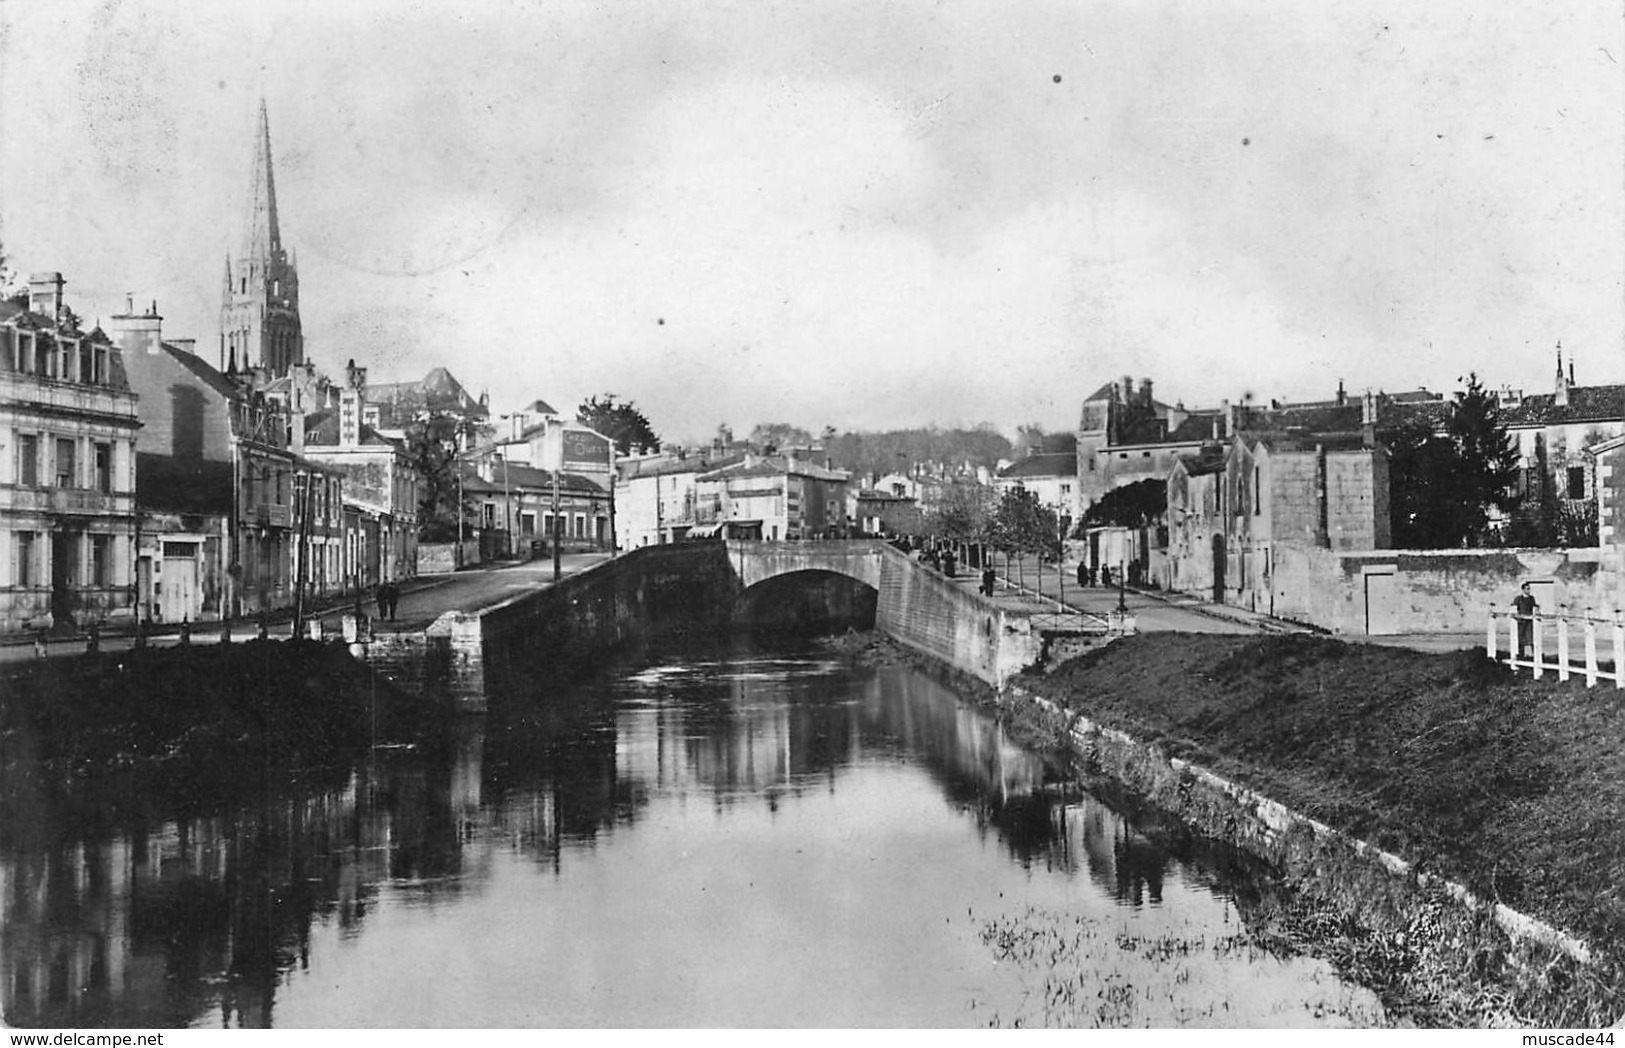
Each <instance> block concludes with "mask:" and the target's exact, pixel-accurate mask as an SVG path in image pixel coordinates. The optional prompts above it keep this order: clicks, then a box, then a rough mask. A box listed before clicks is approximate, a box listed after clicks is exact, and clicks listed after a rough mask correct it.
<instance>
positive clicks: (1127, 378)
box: [1123, 375, 1134, 404]
mask: <svg viewBox="0 0 1625 1048" xmlns="http://www.w3.org/2000/svg"><path fill="white" fill-rule="evenodd" d="M1133 399H1134V376H1133V375H1124V376H1123V403H1125V404H1127V403H1129V402H1130V401H1131V400H1133Z"/></svg>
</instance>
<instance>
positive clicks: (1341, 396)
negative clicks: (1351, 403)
mask: <svg viewBox="0 0 1625 1048" xmlns="http://www.w3.org/2000/svg"><path fill="white" fill-rule="evenodd" d="M1348 399H1349V398H1348V394H1347V393H1345V392H1343V380H1342V379H1338V380H1337V406H1338V407H1342V406H1343V405H1344V404H1346V403H1348Z"/></svg>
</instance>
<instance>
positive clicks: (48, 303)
mask: <svg viewBox="0 0 1625 1048" xmlns="http://www.w3.org/2000/svg"><path fill="white" fill-rule="evenodd" d="M66 283H67V281H66V280H63V279H62V274H61V273H31V274H29V277H28V308H29V310H30V311H31V312H34V313H39V314H41V315H43V316H47V317H50V318H51V320H52V321H57V320H60V319H62V285H64V284H66Z"/></svg>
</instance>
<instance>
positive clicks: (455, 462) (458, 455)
mask: <svg viewBox="0 0 1625 1048" xmlns="http://www.w3.org/2000/svg"><path fill="white" fill-rule="evenodd" d="M466 424H467V423H466V422H464V421H463V420H462V419H459V420H458V421H457V428H456V430H454V431H453V433H452V439H451V446H452V456H451V468H452V469H453V470H455V471H456V473H457V550H456V553H455V555H453V557H452V558H451V564H452V567H454V568H460V567H462V566H463V427H464V426H465V425H466Z"/></svg>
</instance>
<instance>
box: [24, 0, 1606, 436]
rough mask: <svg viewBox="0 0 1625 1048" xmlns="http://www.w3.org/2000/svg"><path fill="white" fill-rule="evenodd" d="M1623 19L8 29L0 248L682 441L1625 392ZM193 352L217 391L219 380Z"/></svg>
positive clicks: (1426, 11)
mask: <svg viewBox="0 0 1625 1048" xmlns="http://www.w3.org/2000/svg"><path fill="white" fill-rule="evenodd" d="M1622 63H1625V4H1621V3H1619V2H1618V0H1607V2H1596V0H1574V2H1567V3H1561V4H1550V3H1519V4H1493V5H1486V4H1483V3H1481V2H1476V0H1468V2H1456V0H1430V2H1428V3H1424V4H1414V3H1394V2H1388V3H1378V2H1374V0H1349V2H1341V3H1337V4H1305V3H1302V0H1279V2H1277V0H1224V2H1204V0H1179V2H1168V0H1127V2H1121V3H1117V2H1097V0H1074V2H1064V3H1051V2H1046V0H1024V2H1023V3H1020V4H1010V3H1007V2H1004V0H952V2H940V3H925V2H919V3H914V2H885V0H858V2H852V3H847V2H843V0H827V2H823V0H820V2H808V3H784V2H779V0H744V2H738V3H731V2H720V0H719V2H685V0H616V2H612V3H603V4H593V3H587V2H582V0H572V2H557V0H544V2H529V0H464V2H459V3H451V2H435V3H430V2H422V0H420V2H416V3H412V2H402V0H359V2H358V0H345V2H342V3H338V2H333V0H322V2H314V0H309V2H307V0H289V2H275V0H267V2H264V3H256V4H252V5H247V4H219V3H214V2H204V0H191V2H172V3H165V2H163V0H143V2H133V0H125V2H120V0H103V2H100V3H90V2H83V0H51V2H50V3H48V4H47V3H26V2H23V0H0V247H3V250H4V252H5V254H6V256H7V257H8V260H9V261H10V262H11V264H12V265H13V266H14V267H15V268H16V269H17V270H19V271H22V272H24V273H27V272H34V271H41V270H57V271H60V272H62V273H63V274H64V276H65V277H66V278H67V281H68V285H67V291H68V300H69V304H70V305H72V306H73V308H74V309H75V310H76V311H77V312H78V313H79V314H80V315H81V316H84V317H86V318H87V319H95V318H105V317H106V316H109V315H111V314H113V313H116V312H120V311H122V309H123V307H124V303H125V296H126V294H130V295H133V297H134V300H135V301H136V302H137V303H139V304H145V303H147V302H150V301H154V300H156V301H157V303H158V306H159V311H160V312H161V313H162V314H163V315H164V318H165V319H164V331H165V334H166V336H168V337H179V338H186V337H192V338H196V339H197V340H198V343H199V347H200V350H201V351H203V352H205V354H208V353H209V352H210V347H214V346H217V345H218V342H219V308H220V293H221V287H220V285H221V280H222V273H223V269H224V260H225V257H226V254H227V252H228V250H231V249H232V248H233V247H234V245H235V244H236V243H237V242H238V241H239V240H240V238H241V230H242V224H243V221H244V211H245V208H246V204H247V195H248V180H249V172H250V164H251V153H252V146H253V130H254V125H255V121H256V118H257V112H258V106H259V101H260V99H261V98H263V99H264V100H265V103H266V106H267V110H268V113H269V120H270V129H271V141H272V149H273V154H274V157H275V165H276V180H277V183H276V187H277V197H278V205H279V210H280V218H281V231H282V239H283V243H284V244H285V245H286V246H287V247H289V248H291V249H292V250H293V251H294V253H295V255H296V258H297V261H298V268H299V276H300V305H301V315H302V320H303V325H304V332H305V338H306V353H307V356H309V357H310V358H311V359H313V360H314V361H315V362H316V363H317V364H318V366H320V367H322V368H323V369H324V370H326V371H327V372H328V373H329V374H337V373H339V372H341V371H342V368H343V365H344V362H345V361H346V360H347V359H351V358H353V359H355V360H356V362H357V363H359V364H362V365H364V366H366V367H367V368H368V369H369V376H370V379H371V381H373V382H384V381H400V380H411V379H417V378H421V377H422V376H423V375H424V374H425V373H426V372H427V371H428V370H429V369H430V368H432V367H435V366H437V365H445V366H447V367H449V368H450V369H451V370H452V372H453V374H455V375H456V376H457V377H458V379H459V380H461V381H462V382H463V384H464V385H465V386H467V387H468V388H469V389H470V390H471V391H472V392H474V393H476V394H478V393H480V392H488V393H489V395H490V398H491V403H492V407H493V409H494V410H495V411H497V412H503V411H509V410H514V409H517V408H519V407H521V406H523V405H525V404H528V403H530V402H531V401H533V400H535V399H538V398H540V399H544V400H547V401H549V402H550V403H552V404H554V405H555V406H558V407H562V408H568V407H573V406H574V405H575V404H577V403H579V402H580V401H581V400H582V399H584V398H586V397H588V396H591V395H594V394H602V393H606V392H612V393H615V394H617V395H618V396H619V397H620V398H621V399H623V400H625V399H630V400H632V401H633V402H635V403H636V404H637V405H638V406H639V407H640V408H642V409H643V411H644V412H645V414H646V415H647V416H648V417H649V419H650V421H651V422H652V423H653V425H654V428H655V429H656V431H657V432H659V433H660V434H661V435H663V436H665V437H667V438H668V439H676V440H686V441H695V440H704V439H708V438H709V436H710V434H711V433H713V432H714V431H715V429H716V427H717V426H718V425H719V424H721V423H727V424H729V425H731V426H732V427H733V428H734V430H735V431H736V432H739V433H743V432H746V431H748V430H749V429H750V427H751V426H753V425H755V424H756V423H760V422H789V423H792V424H795V425H799V426H802V427H804V428H806V429H809V430H812V431H813V432H818V431H820V430H822V429H823V428H824V427H825V426H834V427H835V428H836V429H837V430H841V431H849V430H866V429H886V428H893V427H903V426H916V425H927V424H937V425H943V426H949V425H974V424H977V423H980V422H991V423H993V424H994V425H996V426H998V427H999V428H1000V429H1002V430H1004V431H1005V432H1007V433H1013V432H1014V430H1015V428H1016V427H1017V426H1018V425H1022V424H1038V425H1040V426H1043V427H1044V428H1046V429H1050V430H1071V429H1074V428H1075V427H1076V425H1077V421H1078V413H1079V406H1080V404H1081V402H1082V400H1083V398H1084V397H1085V396H1087V395H1089V394H1090V393H1091V392H1093V391H1094V390H1095V389H1096V388H1097V387H1099V386H1100V385H1101V384H1102V383H1103V382H1106V381H1109V380H1112V379H1117V378H1121V377H1122V376H1124V375H1133V376H1135V378H1136V379H1138V378H1139V377H1142V376H1145V377H1150V378H1152V379H1153V380H1154V382H1155V388H1156V392H1157V395H1158V398H1159V399H1161V400H1164V401H1167V402H1169V403H1175V402H1183V403H1185V404H1186V405H1188V406H1192V407H1196V406H1206V405H1217V404H1218V402H1219V401H1220V400H1221V399H1231V400H1238V399H1242V398H1244V397H1246V396H1252V397H1254V398H1257V399H1262V400H1267V399H1271V398H1278V399H1311V398H1324V397H1329V396H1331V395H1332V394H1333V392H1334V391H1335V389H1336V387H1337V383H1338V382H1339V381H1342V382H1343V383H1344V384H1345V386H1346V387H1347V388H1348V389H1349V390H1350V391H1361V390H1365V389H1380V390H1388V391H1396V390H1401V389H1414V388H1416V387H1418V386H1425V387H1427V388H1429V389H1433V390H1435V391H1449V390H1453V389H1455V388H1458V386H1459V382H1460V379H1461V378H1462V377H1463V376H1465V375H1466V374H1467V373H1468V372H1470V371H1476V372H1477V373H1478V374H1479V375H1480V376H1481V377H1482V378H1483V379H1484V380H1485V382H1486V383H1487V384H1488V385H1490V386H1499V385H1502V384H1507V385H1511V386H1514V387H1518V388H1523V389H1525V390H1526V391H1531V392H1533V391H1544V390H1547V389H1549V388H1550V387H1551V384H1552V376H1553V370H1554V355H1555V347H1556V344H1557V343H1558V342H1559V341H1561V343H1562V346H1563V350H1564V353H1565V356H1567V355H1568V354H1570V353H1572V355H1573V359H1574V362H1575V372H1576V379H1577V380H1578V381H1579V382H1580V383H1581V384H1582V385H1590V384H1600V383H1605V382H1609V383H1612V382H1625V116H1622V114H1625V64H1622ZM211 359H212V358H211Z"/></svg>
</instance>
